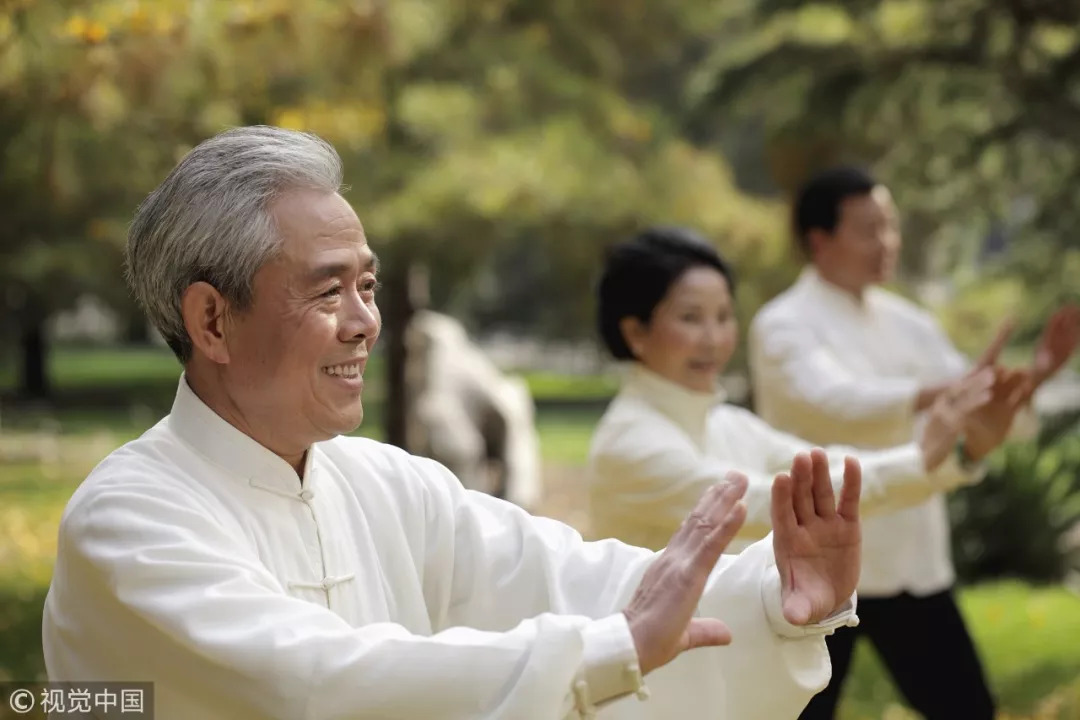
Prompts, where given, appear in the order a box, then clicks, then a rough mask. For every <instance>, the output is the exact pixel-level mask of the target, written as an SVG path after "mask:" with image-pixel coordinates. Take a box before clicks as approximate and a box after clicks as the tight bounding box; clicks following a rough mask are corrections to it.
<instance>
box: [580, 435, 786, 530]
mask: <svg viewBox="0 0 1080 720" xmlns="http://www.w3.org/2000/svg"><path fill="white" fill-rule="evenodd" d="M611 430H612V431H611V432H607V433H605V439H604V442H603V443H602V444H601V445H598V446H597V447H596V448H594V453H593V456H592V458H591V487H590V494H591V501H592V503H593V504H594V505H602V506H604V512H605V515H607V516H608V517H609V518H617V517H626V518H627V519H633V518H640V517H649V518H651V519H652V520H653V522H654V523H655V524H656V525H657V526H664V527H670V528H677V527H679V525H680V524H681V523H682V521H683V520H684V519H686V516H687V515H688V514H689V513H690V511H691V510H692V509H693V507H694V505H696V504H697V502H698V500H700V499H701V496H702V495H703V494H704V492H705V491H706V490H708V489H709V488H710V487H711V486H713V485H714V484H716V483H718V482H723V481H724V478H725V476H726V475H727V473H728V472H729V471H731V470H738V471H739V472H742V473H743V474H745V475H746V476H747V477H748V479H749V483H748V485H747V488H746V495H745V496H744V498H743V499H744V501H745V502H746V509H747V513H746V522H744V523H743V526H742V528H740V529H739V537H741V538H744V539H759V538H762V537H764V536H765V535H766V534H768V532H769V529H770V527H771V524H772V519H771V514H770V511H769V508H770V504H771V502H772V481H773V475H772V474H771V473H769V472H763V471H762V470H761V469H760V468H748V467H744V466H738V465H736V464H734V463H731V462H725V461H723V460H722V459H714V458H710V457H708V456H706V455H704V454H702V453H701V451H700V450H698V449H697V448H696V447H695V446H694V444H693V443H692V442H691V441H690V440H689V438H687V437H686V436H685V435H683V434H681V433H679V432H675V431H672V430H669V429H667V428H664V427H660V426H658V425H655V424H652V423H625V424H621V425H620V426H618V427H617V428H611ZM789 466H790V460H789ZM672 532H674V530H673V531H672Z"/></svg>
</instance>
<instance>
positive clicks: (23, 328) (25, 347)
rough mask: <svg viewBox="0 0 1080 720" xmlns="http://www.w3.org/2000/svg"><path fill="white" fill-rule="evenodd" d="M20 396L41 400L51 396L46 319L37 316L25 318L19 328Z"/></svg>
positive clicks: (30, 315)
mask: <svg viewBox="0 0 1080 720" xmlns="http://www.w3.org/2000/svg"><path fill="white" fill-rule="evenodd" d="M19 347H20V350H21V357H20V363H19V395H21V396H22V397H24V398H28V399H33V400H40V399H45V398H47V397H48V396H49V393H50V389H51V388H50V386H49V371H48V360H49V352H48V350H49V345H48V338H47V337H46V333H45V319H44V318H42V317H39V316H36V315H32V314H29V313H28V314H26V315H24V316H23V319H22V322H21V324H20V328H19Z"/></svg>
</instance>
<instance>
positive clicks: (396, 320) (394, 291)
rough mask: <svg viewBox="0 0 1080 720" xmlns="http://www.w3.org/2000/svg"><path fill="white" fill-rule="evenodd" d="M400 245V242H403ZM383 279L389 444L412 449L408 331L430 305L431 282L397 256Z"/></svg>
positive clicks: (402, 256) (404, 257) (404, 256)
mask: <svg viewBox="0 0 1080 720" xmlns="http://www.w3.org/2000/svg"><path fill="white" fill-rule="evenodd" d="M399 242H400V241H399ZM394 255H396V256H397V257H394V258H391V259H390V260H389V261H388V262H387V263H386V264H387V268H386V272H385V275H384V276H383V277H384V280H383V298H384V300H383V301H382V302H381V303H380V306H381V307H382V308H383V338H384V341H385V342H386V346H385V347H386V400H385V403H386V404H385V405H384V407H383V416H384V418H385V431H386V442H388V443H390V444H391V445H397V446H398V447H400V448H403V449H406V450H407V449H408V433H407V430H406V428H407V422H408V416H409V392H408V390H409V389H408V387H407V384H406V379H405V366H406V361H407V360H408V349H407V348H406V347H405V332H406V330H407V329H408V327H409V323H410V322H412V318H413V315H414V314H415V313H416V311H417V310H421V309H423V308H424V307H426V306H427V302H428V299H427V292H428V288H427V285H428V282H427V275H426V273H425V271H424V269H423V267H422V266H420V265H417V264H416V263H415V262H413V261H411V260H409V259H408V258H407V255H408V253H394Z"/></svg>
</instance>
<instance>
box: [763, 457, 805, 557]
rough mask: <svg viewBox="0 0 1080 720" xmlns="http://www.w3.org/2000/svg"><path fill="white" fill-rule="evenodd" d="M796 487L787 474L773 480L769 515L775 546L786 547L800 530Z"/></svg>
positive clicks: (781, 474)
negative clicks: (795, 495)
mask: <svg viewBox="0 0 1080 720" xmlns="http://www.w3.org/2000/svg"><path fill="white" fill-rule="evenodd" d="M794 485H795V483H794V482H793V481H792V479H791V476H790V475H788V474H787V473H780V474H779V475H777V476H776V477H775V478H774V479H773V484H772V505H771V506H770V508H769V514H770V516H771V519H772V528H773V535H774V545H775V544H777V543H780V544H782V545H785V546H786V544H787V538H790V537H791V536H792V535H793V534H794V533H795V531H796V530H798V528H799V519H798V518H797V517H795V497H794Z"/></svg>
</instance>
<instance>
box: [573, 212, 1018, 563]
mask: <svg viewBox="0 0 1080 720" xmlns="http://www.w3.org/2000/svg"><path fill="white" fill-rule="evenodd" d="M733 287H734V274H733V272H732V270H731V268H730V266H729V265H728V264H727V263H726V262H725V261H724V259H723V258H721V257H720V255H719V254H718V253H717V252H716V250H715V249H713V248H712V246H710V245H709V244H708V243H707V242H706V241H704V240H703V239H702V238H700V237H699V236H697V235H696V234H695V233H693V232H692V231H689V230H686V229H681V228H653V229H650V230H647V231H645V232H643V233H641V234H639V235H637V236H636V237H635V238H633V239H632V240H630V241H629V242H624V243H621V244H619V245H617V246H616V247H615V248H613V249H612V251H611V252H610V253H609V255H608V257H607V260H606V264H605V267H604V271H603V275H602V278H601V281H600V287H599V329H600V334H601V336H602V337H603V340H604V343H605V345H606V346H607V349H608V350H609V351H610V352H611V354H612V355H613V356H614V357H615V358H616V359H617V360H624V361H628V365H629V367H628V368H627V369H626V374H625V376H624V379H623V383H622V387H621V389H620V391H619V393H618V395H617V397H616V398H615V399H614V400H613V401H612V403H611V404H610V405H609V407H608V408H607V411H606V412H605V413H604V416H603V418H602V419H601V421H600V424H599V426H598V427H597V429H596V432H595V434H594V436H593V441H592V446H591V449H590V454H589V496H590V520H591V531H592V533H593V535H594V536H596V537H616V538H619V539H621V540H623V541H625V542H629V543H632V544H636V545H641V546H644V547H650V548H653V549H660V548H662V547H663V546H664V543H666V541H667V539H668V538H669V537H671V534H672V532H673V531H674V530H675V529H677V528H678V527H679V525H680V523H681V522H682V521H683V519H685V517H686V514H687V512H688V511H689V510H690V509H691V508H693V506H694V504H695V503H696V502H697V500H698V498H700V497H701V494H702V493H703V492H704V491H705V489H707V488H708V487H709V486H711V485H713V484H714V483H717V482H719V481H721V480H722V479H723V478H724V476H725V474H726V473H727V472H728V471H730V470H737V471H739V472H742V473H744V474H745V475H747V476H748V478H749V479H750V484H749V488H748V490H747V493H746V497H745V500H746V503H747V519H746V522H745V524H744V525H743V528H742V530H741V532H740V537H739V538H738V539H737V540H736V542H735V543H733V544H731V545H729V546H728V547H729V551H730V552H739V551H740V550H741V549H742V548H744V547H745V546H746V545H749V544H750V543H751V542H752V541H754V540H756V539H760V538H762V537H764V536H766V535H767V534H768V533H769V530H770V519H769V499H770V493H771V488H772V482H773V478H774V477H775V475H776V474H778V473H781V472H785V471H786V470H787V469H788V468H790V467H791V463H792V460H793V458H794V457H795V456H796V455H797V454H799V453H804V452H809V451H811V450H812V449H813V448H812V445H811V444H810V443H807V442H804V441H802V440H800V439H799V438H796V437H794V436H791V435H788V434H785V433H782V432H780V431H778V430H775V429H773V428H772V427H770V426H769V425H768V424H766V423H765V422H764V421H762V420H761V419H760V418H758V417H757V416H755V415H753V414H752V413H750V412H747V411H746V410H743V409H741V408H738V407H736V406H733V405H730V404H727V403H725V399H724V395H723V392H722V390H721V389H720V388H719V385H718V378H719V376H720V374H721V373H722V372H723V371H724V368H725V366H726V365H727V363H728V361H729V360H730V359H731V356H732V354H733V352H734V351H735V347H736V344H737V342H738V325H737V322H736V319H735V313H734V303H733V300H732V289H733ZM1019 382H1020V380H1019V379H1017V378H1016V377H1013V376H1003V375H1002V374H1001V373H999V372H996V371H995V370H993V369H986V370H982V371H979V372H977V373H973V374H972V375H970V376H969V377H968V379H967V380H966V381H964V382H963V383H961V384H959V385H957V387H956V388H955V389H954V390H953V391H951V392H950V393H947V394H944V395H942V396H941V397H940V398H939V399H938V401H937V402H936V403H935V404H934V406H933V408H932V409H931V411H930V413H929V418H928V422H927V423H926V427H925V430H924V432H923V433H922V436H921V438H920V440H919V441H918V442H912V443H909V444H906V445H901V446H898V447H894V448H890V449H886V450H874V451H857V450H855V449H853V448H850V447H841V446H833V447H829V448H826V449H825V450H820V449H813V452H815V453H821V452H824V453H826V454H827V457H828V461H829V466H830V468H831V475H832V477H833V478H834V479H836V481H837V482H838V481H839V479H840V478H841V477H843V464H844V462H845V457H846V456H854V457H856V458H857V460H858V461H859V463H860V464H861V466H862V474H863V494H862V498H863V500H862V511H863V513H874V512H884V511H889V510H895V509H896V508H899V507H905V506H908V505H912V504H916V503H919V502H922V501H924V500H926V498H928V497H929V496H931V495H933V494H934V493H938V492H941V491H943V490H949V489H952V488H956V487H959V486H962V485H965V484H969V483H972V482H977V481H978V480H979V479H981V477H982V471H981V469H980V466H979V461H980V460H981V459H982V457H983V456H985V455H986V453H987V452H989V449H988V447H992V446H994V445H996V444H998V443H999V442H1000V439H997V441H996V442H995V438H993V437H980V438H973V437H970V436H969V437H968V438H966V439H963V440H962V439H961V438H960V430H961V428H963V427H964V424H965V420H966V419H967V417H968V415H969V414H971V413H979V412H983V410H982V408H988V407H991V406H992V405H993V404H994V403H995V402H998V401H999V400H998V399H999V398H1000V397H1003V396H1007V395H1009V394H1011V393H1013V392H1015V391H1016V390H1017V388H1018V383H1019ZM985 425H986V424H985V423H984V424H982V426H983V427H985Z"/></svg>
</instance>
